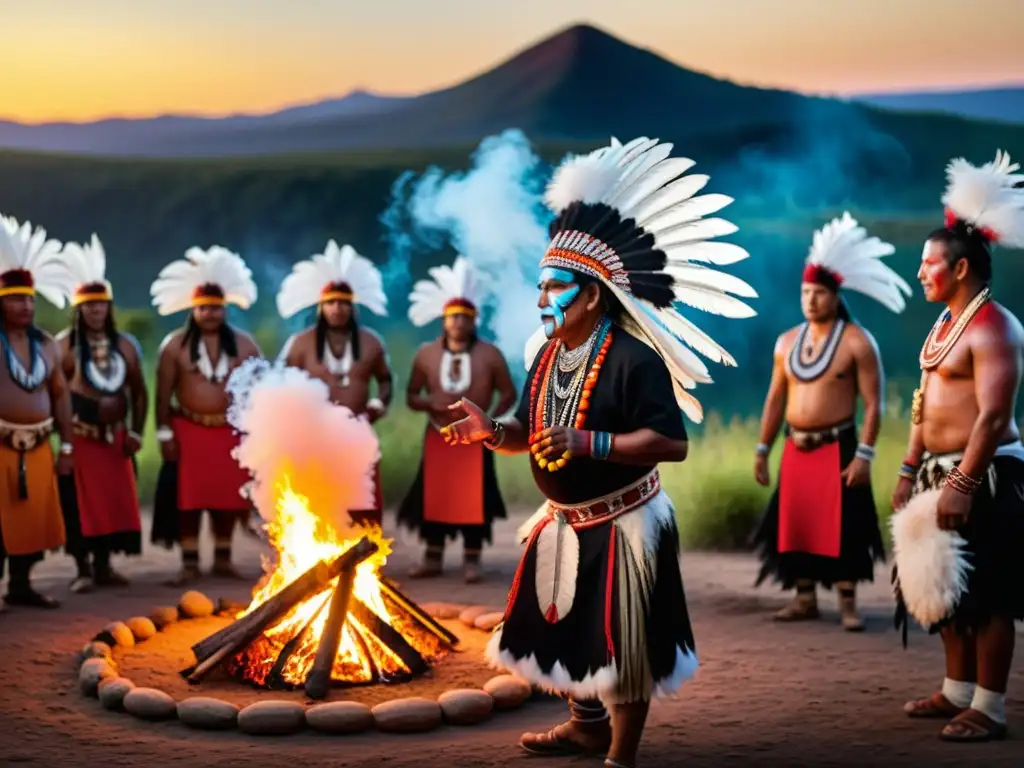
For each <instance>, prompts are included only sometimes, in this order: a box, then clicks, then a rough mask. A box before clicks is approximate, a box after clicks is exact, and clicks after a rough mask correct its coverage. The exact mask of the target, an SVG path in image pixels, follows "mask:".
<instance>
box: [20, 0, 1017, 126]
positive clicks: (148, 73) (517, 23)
mask: <svg viewBox="0 0 1024 768" xmlns="http://www.w3.org/2000/svg"><path fill="white" fill-rule="evenodd" d="M1016 4H1017V2H1016V0H978V1H977V2H976V3H975V4H974V6H973V10H972V11H971V12H970V13H966V14H965V13H964V11H963V5H962V4H961V3H957V2H953V0H892V2H890V3H889V4H888V5H889V8H887V11H886V13H885V14H884V16H883V15H873V14H872V13H871V12H869V11H866V10H864V9H863V5H864V4H863V3H860V2H857V1H856V0H834V2H833V3H831V4H829V5H828V6H825V5H824V4H820V3H818V2H816V0H790V3H789V4H788V9H789V10H788V11H787V14H786V17H785V18H783V17H782V16H781V14H779V13H778V12H777V11H773V9H772V8H770V7H766V6H765V4H763V3H759V2H757V0H722V1H721V2H719V3H717V4H716V5H715V7H714V8H707V7H692V8H686V9H682V8H680V5H679V3H678V2H676V1H675V0H645V2H643V3H642V4H640V5H633V6H631V11H627V10H626V9H625V8H620V7H618V6H617V5H613V4H611V2H610V0H591V2H590V3H583V2H582V0H564V1H563V2H562V3H561V4H560V5H562V6H564V8H563V10H561V11H559V12H557V13H555V14H551V12H550V9H548V8H546V6H545V3H544V2H542V0H522V2H520V3H518V4H517V5H516V8H515V9H512V8H496V7H493V6H492V7H491V8H490V12H489V13H485V12H484V11H482V9H481V8H480V7H479V6H478V5H475V4H472V3H469V2H468V0H438V2H436V3H434V4H432V5H431V8H429V9H427V8H425V7H423V6H421V5H419V4H415V3H413V2H412V0H392V2H391V3H389V8H388V9H387V12H385V11H384V10H381V9H375V8H359V9H356V11H354V12H353V11H351V9H350V10H349V11H345V12H343V11H341V9H339V8H338V7H337V5H336V4H332V3H329V2H327V0H309V2H307V3H305V4H304V5H303V6H302V8H301V9H299V10H295V11H293V12H292V13H290V14H286V15H282V13H281V6H280V5H279V4H277V3H276V2H272V0H249V1H248V2H247V3H244V4H243V3H242V2H240V0H178V2H176V3H174V4H173V6H172V4H171V3H168V2H165V0H153V1H152V2H151V3H148V4H145V5H143V4H130V3H126V2H124V0H92V2H91V3H89V5H90V6H91V7H90V8H89V9H88V10H86V9H83V8H82V6H83V5H85V4H83V3H73V4H72V3H70V1H69V0H36V2H34V3H32V4H31V5H30V6H21V7H15V8H13V9H5V17H8V18H7V20H8V21H9V26H10V28H12V29H19V30H20V32H19V34H18V35H13V36H10V38H9V39H8V41H7V43H6V44H5V46H4V47H2V48H0V67H3V69H5V70H6V71H8V72H11V71H14V72H19V73H23V74H21V75H20V76H19V77H18V78H16V79H15V80H13V81H11V80H9V81H8V83H6V84H5V85H7V86H8V87H6V88H5V89H3V90H2V91H0V120H5V121H12V122H19V123H23V124H28V125H31V124H40V123H52V122H71V123H83V122H95V121H99V120H111V119H128V120H132V119H146V118H155V117H168V116H178V117H198V118H219V117H227V116H232V115H243V114H244V115H262V114H268V113H273V112H276V111H279V110H281V109H287V108H290V107H294V106H301V105H305V104H311V103H316V102H320V101H324V100H332V99H338V98H342V97H343V96H345V95H347V94H349V93H351V92H352V91H353V90H359V91H367V92H370V93H373V94H377V95H383V96H414V95H418V94H421V93H426V92H430V91H433V90H437V89H440V88H445V87H450V86H452V85H455V84H457V83H459V82H462V81H464V80H466V79H468V78H471V77H474V76H476V75H478V74H480V73H482V72H484V71H486V70H488V69H490V68H492V67H493V66H496V65H497V64H499V63H501V62H502V61H505V60H507V59H508V58H510V57H511V56H514V55H515V54H517V53H518V52H521V51H522V50H525V49H527V48H529V47H530V46H532V45H534V44H536V43H537V42H539V41H541V40H542V39H545V38H547V37H550V36H551V35H553V34H556V33H558V32H560V31H563V30H564V29H566V28H568V27H570V26H574V25H578V24H587V25H590V26H594V27H597V28H598V29H601V30H602V31H604V32H606V33H608V34H611V35H613V36H615V37H618V38H620V39H622V40H624V41H625V42H627V43H629V44H631V45H634V46H636V47H639V48H645V49H648V50H651V51H652V52H654V53H656V54H658V55H660V56H662V57H664V58H666V59H668V60H669V61H671V62H673V63H675V64H677V65H679V66H682V67H686V68H688V69H692V70H696V71H699V72H702V73H705V74H708V75H711V76H713V77H716V78H720V79H726V80H732V81H734V82H737V83H739V84H742V85H750V86H756V87H765V88H782V89H785V90H793V91H798V92H801V93H808V94H816V95H825V96H835V97H839V98H851V97H856V96H860V95H865V94H873V95H874V94H881V93H904V92H942V91H962V90H976V89H990V88H1014V87H1024V57H1022V56H1020V53H1019V46H1020V42H1019V41H1020V40H1021V39H1022V38H1024V14H1019V13H1014V6H1015V5H1016ZM101 6H102V8H101ZM243 6H244V7H243ZM395 6H398V9H397V10H396V8H395ZM533 10H536V11H537V12H536V13H531V11H533ZM1018 10H1019V9H1018ZM396 14H397V15H398V16H399V17H400V18H401V19H402V22H399V23H394V22H390V21H388V20H387V17H389V16H390V17H394V16H395V15H396ZM733 15H735V18H739V19H741V21H739V22H737V21H736V20H735V18H729V17H730V16H733ZM481 17H485V18H483V19H481ZM684 17H685V18H684ZM538 19H539V20H538ZM666 19H667V20H668V21H667V22H666ZM675 19H678V20H679V24H678V26H677V25H675V24H673V23H672V22H673V20H675ZM707 30H722V31H723V34H722V35H716V34H708V33H707ZM725 33H728V34H727V36H728V37H729V38H730V39H729V41H728V42H729V44H728V45H724V44H723V36H726V35H725ZM865 39H870V40H871V41H872V44H871V46H866V45H865V43H864V41H865ZM979 40H984V43H983V44H981V43H979V42H978V41H979ZM382 41H383V42H382ZM868 50H870V51H871V53H870V54H869V53H866V51H868ZM97 52H99V55H97ZM183 52H184V55H182V53H183ZM214 70H215V71H217V72H218V73H219V75H220V76H219V77H211V76H210V72H211V71H214ZM70 72H74V73H75V74H74V75H73V76H69V73H70ZM12 83H13V87H11V86H12Z"/></svg>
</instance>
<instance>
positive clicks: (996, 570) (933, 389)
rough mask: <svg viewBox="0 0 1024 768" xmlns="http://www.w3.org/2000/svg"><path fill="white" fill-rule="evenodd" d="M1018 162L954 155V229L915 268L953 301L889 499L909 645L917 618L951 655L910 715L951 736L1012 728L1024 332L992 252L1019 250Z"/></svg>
mask: <svg viewBox="0 0 1024 768" xmlns="http://www.w3.org/2000/svg"><path fill="white" fill-rule="evenodd" d="M1016 170H1018V166H1017V165H1016V164H1011V163H1010V158H1009V156H1007V155H1006V154H1004V153H1002V152H999V153H997V155H996V159H995V162H992V163H987V164H986V165H984V166H982V167H981V168H976V167H974V166H972V165H970V164H969V163H967V161H966V160H963V159H962V158H961V159H958V160H954V161H953V162H952V163H950V165H949V166H948V168H947V175H948V179H949V181H948V186H947V188H946V193H945V195H944V196H943V198H942V202H943V204H944V206H945V209H946V224H945V226H944V227H942V228H941V229H937V230H935V231H934V232H932V233H931V234H930V235H929V236H928V239H927V241H926V242H925V246H924V252H923V254H922V256H921V267H920V269H919V270H918V275H917V276H918V279H919V280H920V281H921V287H922V289H923V290H924V295H925V299H927V300H928V301H930V302H936V303H940V304H944V305H945V309H944V310H943V311H942V314H941V315H940V316H939V318H938V320H937V321H936V323H935V325H934V326H933V327H932V330H931V332H930V333H929V334H928V337H927V338H926V339H925V342H924V346H923V347H922V349H921V357H920V363H921V371H922V374H921V385H920V388H919V389H918V390H917V391H916V392H915V393H914V401H913V408H912V425H911V430H910V441H909V446H908V449H907V455H906V457H905V458H904V460H903V465H902V467H901V468H900V473H899V475H900V477H899V484H898V485H897V487H896V491H895V493H894V494H893V508H894V509H895V510H900V511H899V512H898V514H897V515H896V517H895V518H894V521H893V547H894V549H895V550H896V568H895V569H894V574H893V576H894V582H895V585H896V594H897V601H898V611H897V625H898V626H899V625H900V624H902V625H903V630H904V643H905V642H906V624H907V620H908V618H907V614H908V612H909V613H910V614H911V615H913V616H914V617H915V618H917V619H918V620H919V621H921V623H923V624H925V626H926V627H927V628H928V629H929V630H930V631H931V632H933V633H936V632H937V633H940V634H941V636H942V642H943V646H944V647H945V652H946V676H945V680H944V682H943V684H942V688H941V690H939V691H936V692H935V693H934V694H932V695H931V696H930V697H928V698H924V699H920V700H917V701H911V702H908V703H907V704H906V706H905V711H906V712H907V714H908V715H910V716H911V717H929V718H941V719H947V720H949V722H948V723H947V724H946V726H945V727H944V728H943V729H942V732H941V736H942V738H943V739H947V740H949V741H988V740H991V739H1001V738H1003V737H1004V736H1005V735H1006V732H1007V729H1006V713H1005V702H1004V699H1005V695H1006V685H1007V679H1008V677H1009V672H1010V667H1011V664H1012V659H1013V647H1014V621H1015V620H1016V621H1020V620H1022V619H1024V556H1022V553H1024V446H1022V444H1021V440H1020V432H1019V430H1018V427H1017V424H1016V423H1015V421H1014V407H1015V405H1016V400H1017V394H1018V392H1019V390H1020V383H1021V371H1022V366H1024V329H1022V328H1021V324H1020V322H1019V321H1018V319H1017V318H1016V317H1014V316H1013V314H1011V313H1010V312H1009V311H1007V310H1006V308H1005V307H1002V306H1000V305H999V304H997V303H996V302H995V301H993V300H992V298H991V293H990V285H991V282H992V254H991V249H992V246H993V245H995V244H999V245H1002V246H1006V247H1010V248H1024V189H1022V188H1021V187H1020V184H1021V182H1022V181H1024V176H1021V175H1019V174H1015V173H1014V172H1015V171H1016ZM908 501H909V503H908ZM905 523H906V524H905ZM915 552H916V553H917V554H914V553H915ZM948 564H952V566H950V565H948ZM929 605H930V606H932V610H931V611H926V610H922V608H923V607H924V606H929Z"/></svg>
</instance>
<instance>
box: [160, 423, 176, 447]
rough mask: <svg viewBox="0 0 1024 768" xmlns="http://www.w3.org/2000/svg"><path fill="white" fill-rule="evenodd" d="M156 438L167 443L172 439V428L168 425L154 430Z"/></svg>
mask: <svg viewBox="0 0 1024 768" xmlns="http://www.w3.org/2000/svg"><path fill="white" fill-rule="evenodd" d="M156 439H157V441H159V442H161V443H169V442H171V441H172V440H174V430H173V429H171V428H170V427H160V428H159V429H157V431H156Z"/></svg>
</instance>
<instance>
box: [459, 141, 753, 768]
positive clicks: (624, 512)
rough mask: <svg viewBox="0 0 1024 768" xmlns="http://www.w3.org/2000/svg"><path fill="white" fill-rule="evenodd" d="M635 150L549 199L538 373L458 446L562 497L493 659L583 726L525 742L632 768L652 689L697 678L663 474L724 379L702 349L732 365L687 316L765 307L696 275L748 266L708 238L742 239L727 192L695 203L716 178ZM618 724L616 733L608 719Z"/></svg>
mask: <svg viewBox="0 0 1024 768" xmlns="http://www.w3.org/2000/svg"><path fill="white" fill-rule="evenodd" d="M671 148H672V146H671V145H670V144H659V143H658V142H657V141H656V140H651V139H645V138H641V139H636V140H634V141H631V142H629V143H628V144H626V145H622V144H620V143H618V142H617V141H614V140H613V143H612V145H611V146H610V147H606V148H604V149H601V150H598V151H596V152H594V153H592V154H590V155H587V156H584V157H579V158H572V159H570V160H568V161H567V162H566V163H565V164H563V165H562V166H561V167H560V168H559V169H558V170H557V171H556V173H555V176H554V178H553V180H552V182H551V185H550V186H549V188H548V191H547V195H546V199H547V203H548V205H549V206H550V207H551V208H552V210H553V211H554V213H555V215H556V218H555V220H554V222H553V223H552V226H551V235H552V238H553V239H552V241H551V244H550V245H549V247H548V250H547V252H546V253H545V254H544V257H543V259H542V260H541V264H540V267H541V268H540V274H539V276H538V287H539V289H540V300H539V302H538V305H539V307H540V314H541V319H542V322H543V327H542V329H541V330H540V331H539V332H538V333H537V334H535V335H534V337H533V338H532V339H531V342H530V343H529V344H528V347H527V354H526V360H527V365H528V366H529V368H530V374H529V378H528V380H527V382H526V385H525V387H524V388H523V394H522V399H521V400H520V401H519V407H518V409H517V411H516V414H515V417H514V418H512V419H509V420H506V421H503V422H495V421H494V420H492V419H491V418H490V417H489V416H487V415H486V414H485V413H484V412H483V411H482V410H481V409H480V408H479V407H478V406H477V405H475V404H473V403H472V402H470V401H469V400H468V399H465V398H464V399H463V400H461V401H460V402H459V403H458V404H457V405H456V406H455V407H454V408H453V411H454V412H455V413H456V414H457V415H460V416H463V417H464V418H462V419H460V420H459V421H457V422H455V423H454V424H452V425H451V426H450V427H449V428H448V430H447V431H446V437H447V439H448V440H449V441H451V442H453V443H455V444H460V443H464V442H470V443H477V442H481V441H482V442H483V443H484V445H486V446H488V447H490V448H492V449H494V450H498V451H501V452H504V453H520V452H523V451H527V450H529V451H530V452H531V454H532V456H531V459H532V460H531V462H530V465H531V467H532V469H533V476H534V479H535V481H536V482H537V485H538V486H539V488H540V489H541V491H542V492H543V494H544V495H545V496H546V497H547V499H548V500H547V501H546V502H545V503H544V504H543V505H542V507H541V508H540V510H539V511H538V512H537V514H536V515H535V516H534V517H533V518H531V519H530V520H529V521H528V522H527V523H526V524H525V525H524V526H523V527H522V528H521V529H520V534H521V536H522V537H523V538H524V539H525V540H526V551H525V553H524V555H523V559H522V561H521V562H520V564H519V569H518V571H517V573H516V576H515V580H514V581H513V583H512V588H511V590H510V593H509V597H508V605H507V607H506V609H505V617H504V621H503V623H502V624H501V625H499V628H498V629H497V630H496V631H495V633H494V634H493V635H492V638H491V641H490V643H489V645H488V648H487V656H488V659H489V660H490V661H491V663H493V664H495V665H497V666H500V667H502V668H505V669H508V670H510V671H514V672H515V673H517V674H519V675H521V676H523V677H524V678H526V679H527V680H529V681H530V682H532V683H534V684H536V685H540V686H542V687H544V688H547V689H550V690H553V691H556V692H558V693H561V694H563V695H567V696H569V697H570V711H571V714H572V717H571V719H570V720H569V722H567V723H564V724H562V725H559V726H557V727H555V728H553V729H552V730H551V731H549V732H548V733H543V734H526V735H524V736H523V738H522V741H521V742H520V743H521V745H522V747H523V748H524V749H526V750H527V751H529V752H532V753H536V754H543V755H568V754H580V753H591V752H598V753H606V754H607V759H606V761H605V765H606V766H616V767H621V766H627V767H628V766H632V765H634V763H635V760H636V754H637V749H638V747H639V744H640V740H641V736H642V734H643V728H644V724H645V721H646V718H647V711H648V707H649V704H650V700H651V698H652V696H653V695H672V694H674V693H675V692H676V691H677V690H678V689H679V687H680V686H681V685H682V684H683V683H684V682H685V681H686V680H688V679H689V678H690V677H692V676H693V675H694V673H695V672H696V670H697V656H696V646H695V644H694V638H693V632H692V630H691V627H690V619H689V614H688V612H687V607H686V596H685V593H684V590H683V580H682V574H681V572H680V567H679V561H678V557H679V533H678V530H677V528H676V522H675V513H674V510H673V507H672V502H671V500H670V499H669V498H668V496H667V495H666V494H665V492H664V490H663V489H662V487H661V483H660V477H659V474H658V465H659V464H661V463H663V462H680V461H683V460H684V459H685V458H686V455H687V451H688V442H687V433H686V428H685V426H684V424H683V415H682V413H681V412H680V409H682V410H683V411H685V413H686V414H687V415H688V416H689V417H690V418H691V419H692V420H694V421H700V420H701V418H702V413H701V407H700V404H699V403H698V402H697V401H696V400H695V399H694V398H693V397H692V396H691V395H690V394H689V393H688V392H686V389H688V388H692V387H694V386H695V385H696V384H697V383H698V382H704V383H707V382H710V378H709V376H708V370H707V368H706V366H705V365H704V363H703V362H702V361H701V360H700V358H698V357H697V356H696V355H695V354H694V353H693V352H692V351H691V350H690V349H689V348H688V347H687V346H686V345H687V344H689V345H691V346H693V347H694V348H695V349H697V350H699V351H701V352H702V353H703V354H705V355H706V356H708V357H710V358H711V359H713V360H715V361H716V362H723V363H725V364H731V365H735V362H734V361H733V360H732V358H731V357H729V355H728V353H727V352H725V350H723V349H722V348H721V347H720V346H719V345H717V344H716V343H715V342H714V341H713V340H712V339H710V338H709V337H708V336H707V335H706V334H704V333H702V332H701V331H700V330H698V329H697V328H696V327H695V326H694V325H693V324H692V323H691V322H690V321H689V320H687V319H686V318H684V317H683V316H682V315H681V314H680V313H679V312H678V311H676V310H675V309H674V308H673V304H674V303H675V302H684V303H688V304H690V305H691V306H697V307H699V308H703V309H705V310H713V311H715V312H716V313H718V314H721V315H724V316H727V317H750V316H752V315H753V314H754V313H753V310H752V309H751V308H750V307H749V306H747V305H746V304H744V303H743V302H741V301H740V300H739V299H737V298H735V297H734V296H730V295H729V294H730V293H733V294H736V295H739V296H746V297H753V296H755V295H756V294H755V293H754V291H753V289H752V288H751V287H750V286H749V285H747V284H746V283H744V282H743V281H741V280H739V279H737V278H735V277H733V276H731V275H728V274H725V273H722V272H719V271H718V270H715V269H712V268H708V267H704V266H697V265H696V264H694V263H693V262H694V261H701V262H704V263H711V264H727V263H733V262H735V261H739V260H740V259H743V258H746V257H747V253H746V252H745V251H744V250H743V249H742V248H739V247H738V246H736V245H732V244H728V243H713V242H704V241H705V240H706V239H708V238H712V237H716V236H718V235H723V234H728V233H731V232H734V231H735V230H736V227H734V226H733V225H732V224H730V223H729V222H726V221H724V220H722V219H720V218H713V219H708V220H701V217H702V216H703V215H705V214H708V213H713V212H715V211H718V210H719V209H721V208H723V207H724V206H725V205H728V204H729V202H731V198H728V197H726V196H725V195H703V196H700V197H694V194H695V193H696V192H697V191H699V190H700V189H701V188H702V187H703V186H704V185H705V184H706V183H707V181H708V177H707V176H699V175H689V176H682V177H681V178H677V177H679V176H680V174H682V173H684V172H685V171H686V170H687V169H689V168H690V167H691V166H692V165H693V161H692V160H688V159H685V158H669V157H668V155H669V153H670V151H671ZM608 710H611V713H610V722H609V712H608Z"/></svg>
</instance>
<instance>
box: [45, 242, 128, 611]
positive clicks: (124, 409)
mask: <svg viewBox="0 0 1024 768" xmlns="http://www.w3.org/2000/svg"><path fill="white" fill-rule="evenodd" d="M63 255H64V259H65V261H66V263H67V266H68V269H69V270H70V271H71V273H72V275H73V277H74V282H75V285H74V290H73V291H72V292H71V294H70V295H69V297H68V300H69V301H70V303H71V306H72V307H73V308H74V311H73V313H72V316H71V327H70V328H67V329H66V330H64V331H62V332H61V333H60V334H58V336H57V341H58V343H59V344H60V347H61V359H62V362H63V368H64V375H65V376H66V377H67V380H68V382H69V383H70V387H71V412H72V418H73V421H74V427H73V431H74V437H73V438H72V444H73V445H74V447H75V471H74V473H73V474H71V475H66V476H62V477H61V478H60V479H59V481H58V484H59V487H60V496H61V508H62V510H63V512H64V525H65V528H66V530H67V544H66V545H65V547H64V548H65V550H66V551H67V552H68V553H69V554H71V555H72V556H73V557H74V558H75V564H76V566H77V568H78V574H77V576H76V577H75V580H74V581H73V582H72V583H71V591H72V592H86V591H88V590H90V589H91V588H92V587H93V586H94V585H95V586H101V587H104V586H124V585H126V584H127V583H128V580H127V579H126V578H125V577H124V576H123V575H122V574H120V573H118V572H117V571H116V570H114V569H113V568H112V567H111V565H110V556H111V555H112V554H117V553H123V554H126V555H138V554H140V553H141V552H142V521H141V519H140V516H139V494H138V487H137V485H136V480H135V478H136V472H135V466H134V456H135V454H136V453H138V451H139V449H140V448H141V447H142V430H143V428H144V426H145V423H146V408H147V406H148V400H147V393H146V382H145V379H144V377H143V375H142V349H141V347H140V346H139V342H138V341H137V340H136V339H135V338H134V337H133V336H131V335H130V334H127V333H124V332H123V331H118V329H117V325H116V323H115V319H114V294H113V290H112V288H111V286H110V283H109V282H108V281H107V280H106V277H105V275H106V255H105V254H104V252H103V245H102V244H101V243H100V241H99V238H97V237H96V235H93V236H92V242H91V243H87V244H85V245H79V244H77V243H68V244H67V245H65V246H64V254H63ZM129 411H130V413H131V415H130V418H129ZM129 424H130V427H129Z"/></svg>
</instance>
